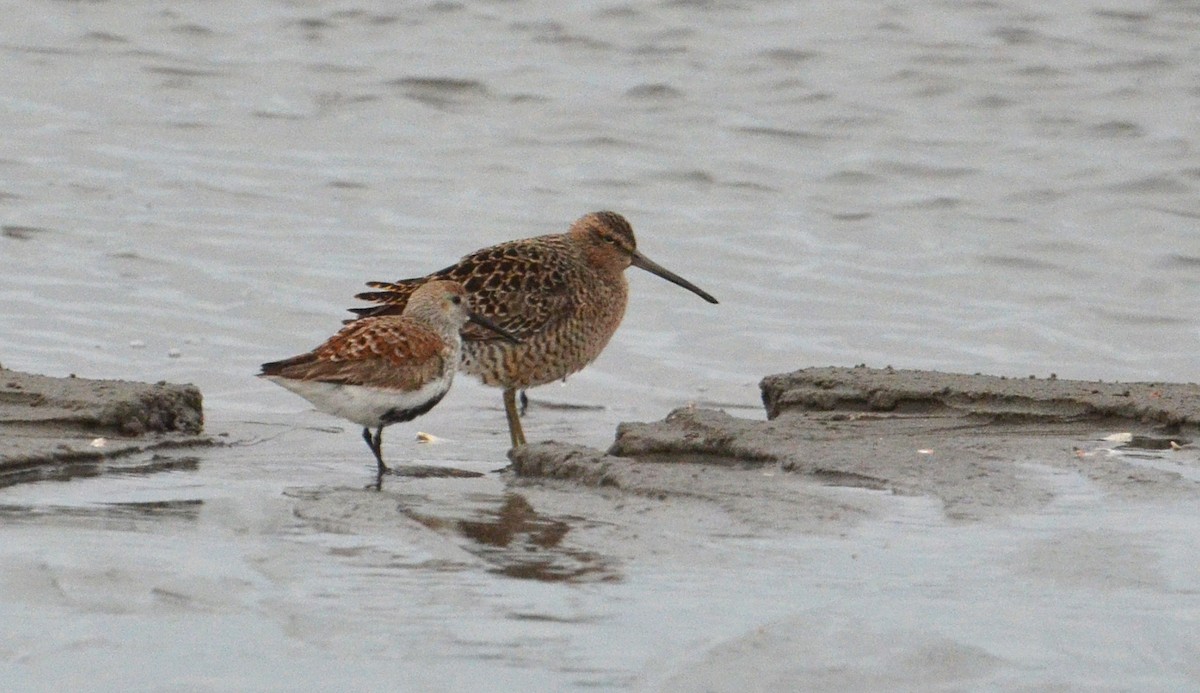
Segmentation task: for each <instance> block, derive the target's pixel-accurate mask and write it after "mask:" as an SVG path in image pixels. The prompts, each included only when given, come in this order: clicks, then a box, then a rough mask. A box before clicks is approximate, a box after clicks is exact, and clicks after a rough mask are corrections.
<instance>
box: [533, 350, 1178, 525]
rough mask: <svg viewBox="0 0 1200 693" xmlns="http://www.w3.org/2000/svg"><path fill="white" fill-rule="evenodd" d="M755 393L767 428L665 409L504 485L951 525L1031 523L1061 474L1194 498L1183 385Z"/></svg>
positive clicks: (538, 454)
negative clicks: (935, 518) (898, 507)
mask: <svg viewBox="0 0 1200 693" xmlns="http://www.w3.org/2000/svg"><path fill="white" fill-rule="evenodd" d="M761 388H762V396H763V402H764V405H765V407H766V411H767V417H768V418H767V420H766V421H756V420H750V419H743V418H737V417H734V416H730V415H729V414H726V413H725V412H723V411H717V410H712V409H699V408H682V409H677V410H675V411H673V412H671V413H670V414H669V415H668V416H667V417H666V418H665V419H664V420H662V421H658V422H653V423H623V424H621V425H620V426H619V427H618V430H617V435H616V440H615V441H614V442H613V444H612V446H611V447H610V448H609V449H608V450H607V451H600V450H595V449H589V448H583V447H579V446H574V445H567V444H563V443H557V442H546V443H538V444H533V445H530V446H528V447H525V448H521V449H517V450H514V451H512V452H511V453H510V458H511V460H512V462H513V466H512V473H513V474H514V476H515V477H516V478H517V479H518V480H522V481H519V482H518V483H525V482H526V481H525V480H530V479H539V480H545V479H557V480H566V481H569V482H571V483H575V484H582V485H587V486H593V487H599V488H606V489H613V490H617V491H621V492H628V493H634V494H641V495H649V496H658V497H664V498H665V497H669V496H686V497H706V498H709V499H712V500H714V501H717V502H719V503H721V504H722V505H725V506H737V505H738V504H739V503H745V504H750V505H759V506H760V507H761V506H762V504H766V505H770V504H771V503H772V501H775V502H776V504H779V503H782V504H783V506H784V508H783V509H782V511H783V514H786V506H788V505H793V504H798V503H799V502H800V500H801V499H804V501H805V502H807V500H808V498H807V494H804V493H800V494H799V495H796V494H795V493H794V492H795V491H796V488H795V486H796V484H797V483H798V482H807V483H808V484H810V485H818V486H844V487H858V488H865V489H873V490H878V491H887V492H891V493H894V494H901V495H920V496H930V497H934V498H937V499H938V500H940V502H941V504H942V507H943V508H944V512H945V514H946V516H947V517H948V518H952V519H982V518H986V517H988V516H993V515H996V514H1005V513H1011V512H1018V511H1024V510H1032V509H1036V508H1037V507H1039V506H1042V505H1044V504H1046V503H1048V502H1050V501H1052V500H1054V499H1055V498H1056V497H1057V496H1058V495H1059V491H1058V490H1057V489H1056V488H1055V483H1056V479H1058V478H1060V477H1061V476H1062V473H1063V472H1069V473H1072V474H1078V475H1080V476H1081V477H1083V478H1085V479H1087V480H1088V481H1089V482H1091V483H1095V484H1097V485H1099V486H1100V487H1102V488H1104V489H1105V491H1106V492H1109V493H1114V494H1120V495H1123V496H1128V497H1136V498H1153V497H1171V496H1176V497H1178V496H1180V495H1183V496H1187V495H1195V494H1197V492H1198V490H1200V485H1198V484H1197V481H1200V474H1197V471H1196V465H1195V462H1196V454H1195V453H1196V450H1195V448H1194V446H1193V442H1192V441H1193V440H1194V439H1195V438H1196V437H1197V433H1198V431H1200V386H1197V385H1194V384H1180V383H1102V382H1086V381H1069V380H1059V379H1057V378H1049V379H1036V378H1029V379H1012V378H1001V377H995V376H985V375H963V374H952V373H939V372H931V371H914V370H907V371H906V370H894V369H874V368H866V367H857V368H810V369H804V370H799V371H795V372H793V373H788V374H782V375H773V376H768V377H767V378H765V379H763V381H762V382H761ZM1056 472H1058V473H1057V474H1056ZM789 498H791V499H793V501H794V502H793V501H789ZM860 509H861V508H860ZM745 510H747V511H749V507H747V508H745ZM855 510H856V509H855V508H853V507H851V506H846V507H843V508H841V510H840V511H837V512H836V513H835V514H837V515H838V516H839V517H846V516H847V515H850V516H852V515H855V514H857V513H856V512H855ZM846 511H849V512H846Z"/></svg>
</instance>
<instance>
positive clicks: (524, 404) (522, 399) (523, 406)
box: [518, 390, 529, 416]
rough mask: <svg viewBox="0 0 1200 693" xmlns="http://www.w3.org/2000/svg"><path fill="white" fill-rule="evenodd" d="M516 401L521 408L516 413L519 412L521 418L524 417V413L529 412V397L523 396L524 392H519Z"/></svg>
mask: <svg viewBox="0 0 1200 693" xmlns="http://www.w3.org/2000/svg"><path fill="white" fill-rule="evenodd" d="M518 399H519V401H520V402H521V408H520V409H519V410H518V411H519V412H520V414H521V416H525V412H526V411H528V410H529V395H527V394H525V391H524V390H521V394H520V395H519V396H518Z"/></svg>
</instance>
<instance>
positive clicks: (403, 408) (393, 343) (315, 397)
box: [259, 281, 515, 484]
mask: <svg viewBox="0 0 1200 693" xmlns="http://www.w3.org/2000/svg"><path fill="white" fill-rule="evenodd" d="M410 298H411V300H410V301H408V303H407V305H406V306H405V307H404V311H403V314H402V315H384V316H379V317H373V318H365V319H362V320H358V321H356V322H353V323H351V324H349V325H346V326H345V327H343V328H342V329H341V330H340V331H339V332H338V333H337V334H335V335H334V336H332V337H330V338H329V339H328V340H326V341H325V343H324V344H322V345H321V346H319V347H317V348H316V349H313V350H312V351H310V352H308V353H306V354H300V355H299V356H293V357H292V358H289V359H284V360H282V361H273V362H271V363H264V364H263V365H262V372H261V373H259V377H262V378H266V379H267V380H270V381H272V382H274V383H275V384H277V385H279V386H281V387H284V388H287V389H288V390H291V391H292V392H295V393H296V394H298V395H300V396H301V397H304V398H305V399H307V400H308V401H310V402H312V403H313V404H314V405H315V406H316V407H317V408H318V409H320V410H321V411H324V412H326V413H329V414H333V415H334V416H340V417H341V418H344V419H348V420H350V421H353V422H354V423H357V424H359V425H361V426H362V427H363V439H364V440H365V441H367V446H368V447H370V448H371V452H372V453H373V454H374V455H375V460H376V463H377V467H378V471H379V474H380V475H381V476H382V474H383V473H384V472H386V471H387V466H386V465H385V464H384V463H383V451H382V445H383V442H382V440H383V428H384V427H385V426H388V425H390V424H394V423H399V422H403V421H411V420H412V419H415V418H416V417H418V416H420V415H422V414H424V413H425V412H427V411H429V410H430V409H432V408H433V407H434V406H435V405H436V404H437V403H438V402H439V401H441V399H442V397H443V396H444V395H445V394H446V392H447V391H448V390H449V389H450V384H451V382H452V381H453V380H454V373H455V371H456V370H457V369H458V362H459V353H460V351H461V349H462V337H461V335H460V330H461V329H462V327H463V325H464V324H466V323H467V322H468V321H471V322H473V323H478V324H481V325H483V326H484V327H485V328H489V329H492V330H496V331H498V332H501V333H502V334H504V335H505V337H506V338H508V339H515V338H513V337H512V336H511V335H508V334H506V333H503V329H502V328H499V327H497V326H495V325H494V324H492V323H491V321H489V320H487V319H486V318H482V317H480V316H478V315H476V314H474V313H472V312H471V310H470V309H469V308H468V298H467V295H466V291H465V290H464V289H463V287H462V285H460V284H458V283H457V282H452V281H431V282H428V283H426V284H424V285H422V286H421V287H419V288H418V289H417V290H416V291H414V292H413V293H412V295H411V297H410ZM371 428H374V429H375V433H374V435H372V434H371ZM376 483H377V484H378V483H379V482H378V480H377V482H376Z"/></svg>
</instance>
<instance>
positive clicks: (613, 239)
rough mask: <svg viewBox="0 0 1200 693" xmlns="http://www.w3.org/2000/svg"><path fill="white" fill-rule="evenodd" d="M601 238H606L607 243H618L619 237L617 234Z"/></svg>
mask: <svg viewBox="0 0 1200 693" xmlns="http://www.w3.org/2000/svg"><path fill="white" fill-rule="evenodd" d="M601 238H603V239H604V242H605V243H607V244H609V245H616V244H617V237H616V236H601Z"/></svg>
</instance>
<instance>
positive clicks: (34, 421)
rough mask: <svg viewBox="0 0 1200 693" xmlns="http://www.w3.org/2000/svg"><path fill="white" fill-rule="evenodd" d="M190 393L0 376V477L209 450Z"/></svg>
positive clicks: (197, 398) (180, 388)
mask: <svg viewBox="0 0 1200 693" xmlns="http://www.w3.org/2000/svg"><path fill="white" fill-rule="evenodd" d="M203 429H204V414H203V398H202V397H201V394H200V390H199V389H197V388H196V387H195V386H193V385H174V384H169V383H162V382H160V383H155V384H150V383H137V382H129V381H123V380H91V379H87V378H75V377H67V378H54V377H49V376H44V375H35V374H31V373H20V372H17V371H10V370H0V439H3V440H4V443H5V444H4V446H3V448H2V449H0V473H8V472H13V471H22V470H25V471H27V470H30V469H32V468H36V467H39V466H47V465H50V466H52V465H55V464H61V463H66V462H78V461H84V460H100V459H107V458H114V457H119V456H123V455H129V454H132V453H136V452H142V451H148V450H154V449H161V448H168V447H185V446H192V445H207V444H212V440H211V439H209V438H207V437H205V436H203V435H202V432H203Z"/></svg>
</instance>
